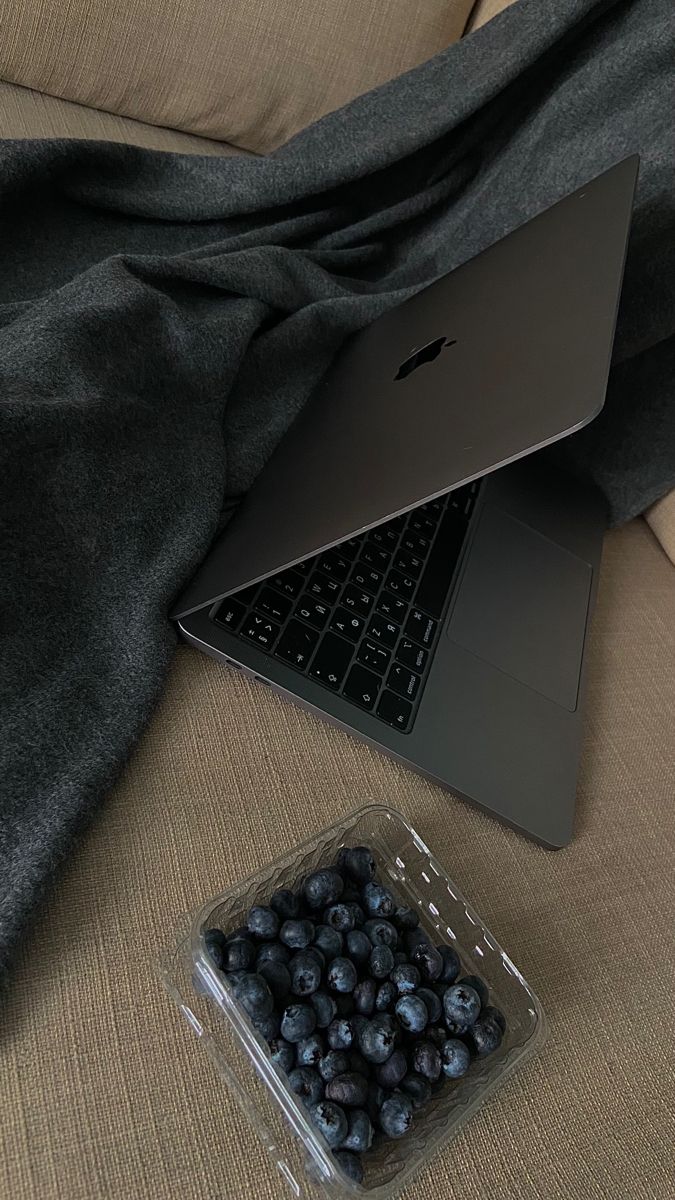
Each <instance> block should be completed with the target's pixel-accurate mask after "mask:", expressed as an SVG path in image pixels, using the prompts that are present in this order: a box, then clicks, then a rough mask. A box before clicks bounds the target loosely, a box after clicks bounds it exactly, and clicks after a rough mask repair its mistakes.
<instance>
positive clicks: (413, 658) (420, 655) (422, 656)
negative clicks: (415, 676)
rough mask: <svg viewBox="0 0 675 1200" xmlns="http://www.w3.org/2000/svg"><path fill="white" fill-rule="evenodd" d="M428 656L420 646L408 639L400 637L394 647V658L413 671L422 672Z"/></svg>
mask: <svg viewBox="0 0 675 1200" xmlns="http://www.w3.org/2000/svg"><path fill="white" fill-rule="evenodd" d="M428 657H429V655H428V654H427V652H426V650H423V649H422V647H421V646H417V645H416V644H415V642H411V641H410V638H407V637H402V638H401V640H400V642H399V644H398V646H397V647H396V658H397V659H398V661H399V662H400V663H403V664H404V665H405V666H406V667H412V669H413V671H423V670H424V667H425V664H426V661H427V659H428Z"/></svg>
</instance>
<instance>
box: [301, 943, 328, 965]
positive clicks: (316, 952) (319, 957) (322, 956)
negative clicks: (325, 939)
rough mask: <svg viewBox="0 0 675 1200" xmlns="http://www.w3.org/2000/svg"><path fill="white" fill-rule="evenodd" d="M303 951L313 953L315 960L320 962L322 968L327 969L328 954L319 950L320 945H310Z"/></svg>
mask: <svg viewBox="0 0 675 1200" xmlns="http://www.w3.org/2000/svg"><path fill="white" fill-rule="evenodd" d="M302 953H303V954H311V956H312V958H313V959H314V960H315V962H318V964H319V967H320V968H321V970H322V971H325V969H326V955H325V954H324V953H323V952H322V951H321V950H319V948H318V946H308V947H307V949H306V950H303V951H302Z"/></svg>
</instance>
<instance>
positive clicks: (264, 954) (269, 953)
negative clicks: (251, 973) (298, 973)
mask: <svg viewBox="0 0 675 1200" xmlns="http://www.w3.org/2000/svg"><path fill="white" fill-rule="evenodd" d="M290 957H291V952H290V950H289V949H288V946H284V945H282V943H281V942H265V944H264V946H261V947H260V949H259V951H258V957H257V958H256V960H255V965H256V970H257V971H259V970H260V968H261V967H262V966H263V965H264V964H265V963H268V962H274V963H283V965H284V966H286V964H287V963H288V960H289V959H290Z"/></svg>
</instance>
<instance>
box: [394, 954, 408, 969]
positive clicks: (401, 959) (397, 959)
mask: <svg viewBox="0 0 675 1200" xmlns="http://www.w3.org/2000/svg"><path fill="white" fill-rule="evenodd" d="M407 961H408V955H407V954H406V952H405V950H394V965H395V966H397V967H400V965H401V963H407Z"/></svg>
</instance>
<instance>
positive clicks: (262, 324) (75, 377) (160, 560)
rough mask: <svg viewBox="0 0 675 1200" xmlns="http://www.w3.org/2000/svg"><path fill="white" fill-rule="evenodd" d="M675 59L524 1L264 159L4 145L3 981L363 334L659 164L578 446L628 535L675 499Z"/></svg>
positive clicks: (626, 32) (654, 13)
mask: <svg viewBox="0 0 675 1200" xmlns="http://www.w3.org/2000/svg"><path fill="white" fill-rule="evenodd" d="M672 62H673V48H672V0H633V2H632V3H630V2H628V0H621V2H618V0H617V2H615V3H607V2H604V3H594V2H593V0H520V2H519V3H517V4H516V5H515V6H514V7H513V8H511V9H509V10H507V11H506V12H505V13H503V14H502V15H501V16H500V17H498V18H497V19H495V20H494V21H493V22H491V23H490V24H489V25H487V26H486V27H485V28H483V29H481V30H479V31H477V32H476V33H475V34H473V35H471V36H469V37H467V38H465V39H464V40H463V41H461V42H460V43H458V44H457V45H454V46H452V47H451V48H450V49H448V50H447V51H446V52H444V53H443V54H441V55H439V56H438V57H437V58H435V59H433V60H432V61H430V62H428V63H426V64H425V65H423V66H422V67H420V68H418V69H416V70H415V71H412V72H410V73H409V74H407V75H405V76H403V77H402V78H400V79H398V80H395V81H394V82H393V83H391V84H388V85H386V86H384V87H382V88H380V89H378V90H377V91H375V92H373V93H370V94H369V95H366V96H364V97H362V98H360V99H358V100H356V101H355V102H354V103H352V104H351V105H349V106H348V107H346V108H345V109H343V110H341V111H339V112H337V113H334V114H332V115H330V116H328V117H326V118H324V119H323V120H321V121H320V122H318V123H317V124H316V125H314V126H313V127H312V128H310V129H308V130H307V131H305V132H303V133H302V134H300V135H299V136H298V137H296V138H294V139H293V140H292V141H291V142H290V143H289V144H288V145H287V146H285V147H284V148H283V149H282V150H280V151H278V152H277V153H275V154H273V155H272V156H271V157H269V158H267V159H264V160H262V159H248V160H247V159H243V160H242V159H239V160H227V159H225V160H220V159H214V158H196V157H182V156H174V155H168V154H159V153H152V152H148V151H142V150H138V149H134V148H131V147H126V146H118V145H109V144H102V143H86V142H75V141H43V142H4V143H0V247H1V260H0V401H1V403H0V422H1V439H0V445H1V452H2V469H1V473H0V488H1V489H2V517H1V519H2V542H1V547H2V549H1V564H0V575H1V579H0V592H1V608H0V622H1V634H2V664H1V676H2V680H1V685H0V687H1V691H2V696H1V702H2V723H1V725H0V730H1V733H0V789H1V795H2V799H1V801H0V881H1V882H0V963H2V966H3V967H6V966H7V964H8V962H9V958H10V953H11V950H12V947H13V946H15V945H16V943H17V941H18V938H19V936H20V933H21V931H22V929H23V928H24V927H25V922H26V917H27V914H28V913H29V912H30V910H31V908H32V907H33V906H34V904H35V902H36V900H37V899H38V898H39V896H40V895H41V893H42V892H43V890H44V886H45V883H46V882H47V881H48V880H49V878H50V877H51V876H52V875H53V872H54V870H55V868H56V866H57V864H58V863H59V861H60V860H61V859H62V858H63V856H64V855H65V854H66V853H67V852H68V850H69V847H70V846H71V845H72V843H73V839H74V838H75V837H76V836H77V834H78V833H79V832H80V831H81V830H82V829H83V827H84V825H85V822H86V820H87V819H88V817H89V816H90V815H91V814H92V812H93V811H94V810H95V808H96V806H97V805H98V803H99V802H100V801H101V799H102V798H103V797H104V796H105V794H106V792H107V791H108V789H109V788H110V787H111V785H112V784H113V782H114V780H115V777H116V776H117V774H118V772H119V770H120V767H121V765H122V764H123V762H124V761H125V759H126V758H127V756H128V755H129V753H130V751H131V750H132V748H133V746H134V743H135V742H136V740H137V738H138V737H139V734H140V733H141V731H142V730H143V727H144V725H145V724H146V722H147V721H148V718H149V716H150V714H151V712H152V709H153V706H154V704H155V702H156V700H157V696H158V693H159V691H160V688H161V686H162V681H163V679H164V676H165V673H166V671H167V668H168V665H169V662H170V659H171V655H172V652H173V649H174V646H175V641H176V638H175V633H174V631H173V629H172V627H171V625H170V623H169V622H168V620H167V616H166V613H167V607H168V605H169V603H170V601H171V599H172V597H173V596H174V595H175V594H176V592H177V591H178V589H179V588H180V587H181V585H183V584H184V583H185V581H186V580H187V578H188V577H189V576H190V574H191V572H192V571H193V569H194V568H195V567H196V565H197V563H198V562H199V561H200V559H201V558H202V557H203V555H204V553H205V552H206V550H207V548H208V546H209V543H210V542H211V540H212V538H213V536H214V533H215V532H216V530H217V527H218V525H219V522H220V521H221V520H222V519H223V516H222V514H223V513H226V512H228V511H229V510H230V509H231V506H232V504H233V503H234V502H236V500H237V498H238V497H240V496H241V495H242V493H243V492H244V491H245V490H246V488H247V487H248V486H249V485H250V483H251V481H252V480H253V478H254V477H255V475H256V472H258V471H259V469H260V467H261V466H262V465H263V463H264V462H265V459H266V458H267V456H268V455H269V453H270V452H271V450H272V449H273V447H274V445H275V444H276V442H277V441H278V439H279V438H280V437H281V435H282V434H283V432H284V431H285V429H286V428H287V426H288V425H289V422H290V421H291V419H292V418H293V416H294V415H295V414H296V413H297V412H298V410H299V409H300V408H301V406H302V405H303V404H304V402H305V401H306V399H307V397H308V395H309V394H310V392H311V390H312V388H313V387H314V386H315V384H316V383H317V381H318V380H319V379H320V377H321V375H322V374H323V372H324V371H325V370H326V368H327V366H328V364H329V362H330V359H331V356H332V355H333V354H334V352H335V351H336V349H337V348H338V346H339V344H340V343H341V341H342V340H343V339H344V337H345V336H346V335H347V334H348V333H350V332H351V331H353V330H355V329H357V328H359V327H361V326H363V325H364V324H366V323H368V322H369V321H370V320H372V319H373V318H374V317H375V316H377V315H378V314H379V313H381V312H382V311H384V310H385V309H387V308H389V307H390V306H392V305H394V304H396V303H398V302H399V301H400V300H401V299H402V298H404V297H405V296H407V295H409V294H410V293H411V292H413V291H414V290H416V289H418V288H419V287H421V286H422V285H423V284H426V283H428V282H429V281H431V280H432V279H434V278H435V277H437V276H438V275H440V274H442V273H444V272H447V271H449V270H451V269H452V268H453V267H455V266H456V265H458V264H459V263H461V262H462V261H464V260H465V259H467V258H469V257H470V256H471V255H473V254H475V253H476V252H477V251H479V250H481V249H483V248H484V247H486V246H487V245H489V244H490V243H491V242H493V241H494V240H496V239H497V238H499V237H501V236H502V235H503V234H505V233H506V232H508V231H509V230H511V229H513V228H514V227H515V226H516V225H518V224H520V223H521V222H523V221H524V220H526V219H527V218H528V217H530V216H531V215H532V214H533V213H535V212H536V211H538V210H540V209H542V208H544V207H546V206H547V205H549V204H551V203H552V202H554V201H555V200H557V199H558V198H559V197H561V196H562V195H564V194H565V193H566V192H568V191H570V190H571V189H573V188H575V187H577V186H579V185H580V184H582V183H583V182H584V181H586V180H587V179H588V178H590V177H591V176H593V175H595V174H596V173H597V172H599V171H601V170H603V169H604V168H606V167H608V166H610V165H611V164H612V163H614V162H616V161H617V160H618V159H620V158H622V157H624V156H625V155H626V154H629V153H632V152H635V151H637V152H639V153H640V155H641V156H642V168H641V173H640V181H639V188H638V196H637V203H636V210H635V220H634V228H633V233H632V237H631V243H630V251H629V258H628V264H627V270H626V280H625V288H624V296H623V302H622V305H621V312H620V319H619V327H618V334H617V339H616V347H615V359H614V365H613V369H612V373H611V381H610V387H609V392H608V401H607V405H606V408H605V411H604V413H603V414H602V416H601V417H599V418H598V419H597V420H596V421H595V422H594V424H592V425H591V426H590V427H589V428H588V429H587V430H586V431H584V432H583V433H581V434H579V435H577V436H576V437H574V438H573V439H571V440H570V441H569V442H568V443H566V444H564V445H563V446H561V447H560V448H559V449H558V451H557V453H558V454H559V455H560V456H561V457H562V458H564V459H565V460H566V461H567V462H568V464H569V465H570V466H572V467H573V468H574V469H575V470H578V471H580V472H582V473H584V474H586V475H590V476H592V477H593V478H594V479H595V480H596V481H597V482H598V483H599V485H600V486H601V487H602V488H603V490H604V492H605V493H606V495H607V498H608V501H609V505H610V511H611V517H612V521H613V522H615V523H616V522H621V521H625V520H626V519H628V518H629V517H631V516H633V515H634V514H636V513H638V512H640V511H641V510H642V509H643V508H644V507H645V506H646V505H647V504H649V503H650V502H652V501H654V500H656V499H657V498H658V497H659V496H660V495H661V494H662V493H664V492H665V491H666V490H667V489H669V488H671V487H673V485H675V427H674V420H673V411H674V406H673V401H672V393H673V378H674V377H675V362H674V357H675V356H674V353H673V347H674V344H675V343H674V339H673V331H674V326H675V304H674V302H673V289H674V282H675V270H674V264H673V253H674V247H673V226H674V222H673V208H674V204H675V202H674V198H673V186H672V185H673V161H674V158H675V151H674V146H673V138H672V134H671V124H670V122H671V114H670V111H669V109H670V105H669V70H670V69H671V68H672ZM671 98H672V97H671ZM0 133H1V130H0ZM161 852H162V850H161V847H160V846H158V847H157V853H158V854H161ZM103 882H104V881H103Z"/></svg>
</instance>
